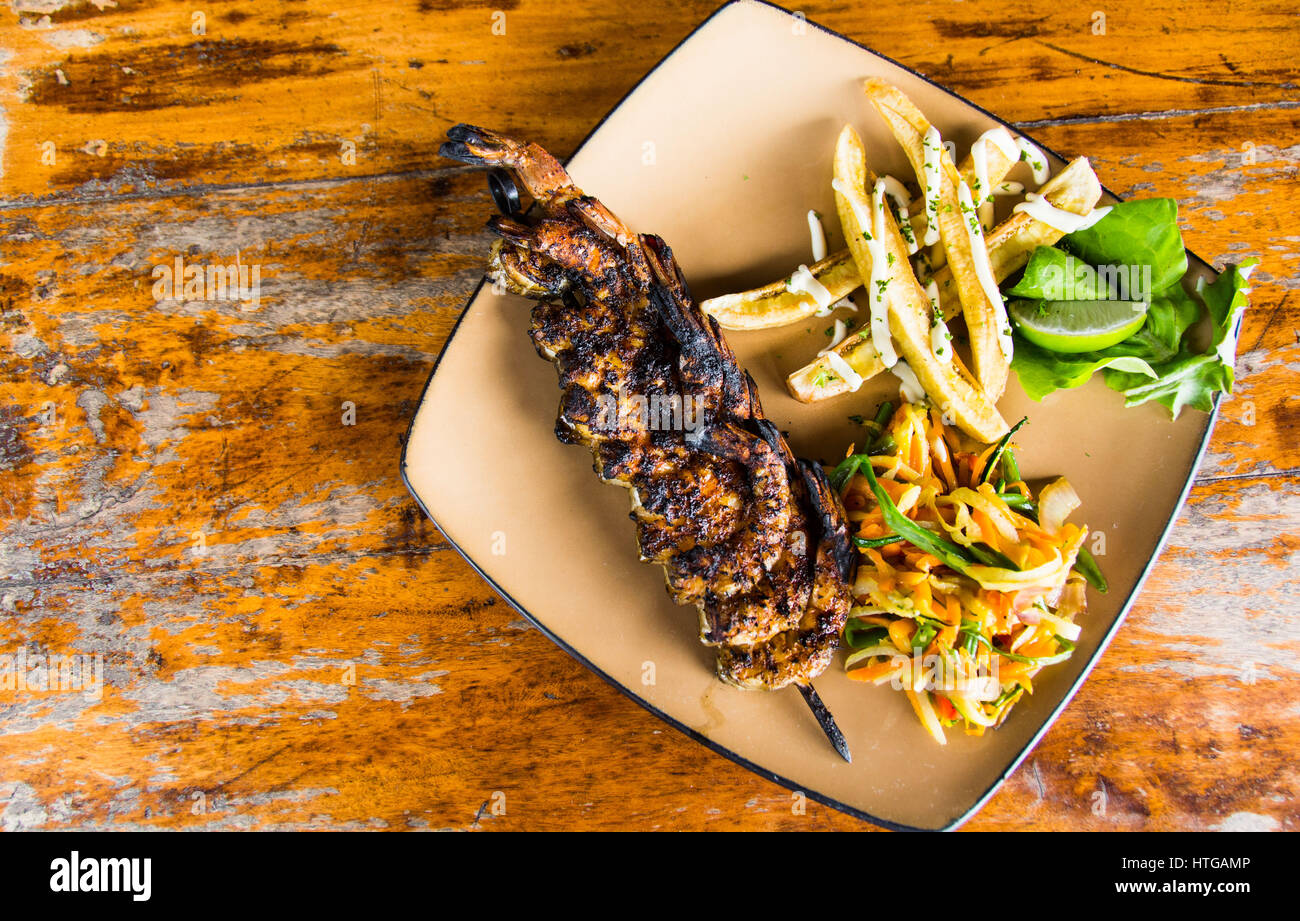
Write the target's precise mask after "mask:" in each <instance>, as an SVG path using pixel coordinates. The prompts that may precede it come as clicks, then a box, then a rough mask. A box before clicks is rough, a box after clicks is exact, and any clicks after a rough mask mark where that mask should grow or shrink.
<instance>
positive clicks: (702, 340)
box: [441, 125, 855, 718]
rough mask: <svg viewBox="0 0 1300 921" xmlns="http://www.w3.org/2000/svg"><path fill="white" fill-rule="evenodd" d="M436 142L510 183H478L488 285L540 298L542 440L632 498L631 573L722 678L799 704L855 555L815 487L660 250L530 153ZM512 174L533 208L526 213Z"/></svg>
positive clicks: (822, 486) (483, 137) (825, 647)
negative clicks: (696, 618)
mask: <svg viewBox="0 0 1300 921" xmlns="http://www.w3.org/2000/svg"><path fill="white" fill-rule="evenodd" d="M448 138H449V140H448V142H447V143H445V144H443V145H442V150H441V153H442V155H443V156H445V157H450V158H452V159H455V160H459V161H461V162H463V163H468V164H471V165H475V166H484V167H492V168H496V169H498V170H501V171H508V172H504V173H503V172H498V173H494V174H492V177H491V181H492V183H493V190H494V195H495V196H496V197H497V200H498V205H499V206H502V210H503V211H505V212H507V213H505V214H502V215H498V216H495V217H493V218H492V219H491V221H490V222H489V227H490V229H491V230H492V231H493V232H494V233H495V234H496V235H497V236H498V237H499V238H500V239H499V240H497V241H496V242H495V243H494V244H493V247H492V252H491V256H490V260H489V274H490V275H491V277H492V278H493V279H494V280H496V281H497V282H498V283H500V284H502V285H504V286H505V288H506V289H508V290H510V291H512V292H515V293H518V294H522V295H524V296H526V297H529V298H531V299H533V300H535V301H537V304H536V306H535V307H534V308H533V311H532V322H531V326H530V335H531V337H532V340H533V343H534V345H535V346H536V348H537V351H538V353H539V354H540V355H541V356H542V357H544V358H546V359H547V360H548V361H551V362H553V363H554V364H555V366H556V370H557V373H558V375H559V384H560V404H559V412H558V416H557V421H556V426H555V432H556V436H557V437H558V438H559V439H560V440H561V441H564V442H566V443H570V444H581V445H585V446H586V447H587V448H589V449H590V451H591V454H592V458H593V466H594V468H595V470H596V472H597V474H598V475H599V476H600V477H601V478H602V479H604V480H605V481H606V482H610V483H616V484H618V485H620V486H623V487H625V488H627V489H628V490H629V491H630V494H631V501H632V511H631V516H630V517H631V518H632V520H633V521H634V522H635V524H636V532H637V540H638V544H639V547H640V550H641V556H642V559H644V560H646V561H648V562H654V563H657V564H659V565H661V566H662V567H663V569H664V573H665V578H666V581H667V587H668V592H669V595H670V596H671V597H672V598H673V600H674V601H675V602H677V603H678V604H682V605H694V606H695V607H696V608H697V610H698V611H699V614H700V639H701V641H702V642H704V643H705V644H707V645H710V646H713V647H716V649H717V669H718V675H719V677H720V678H721V679H722V680H723V681H726V682H728V683H730V684H733V685H737V686H739V687H743V688H768V689H776V688H781V687H784V686H786V685H789V684H795V685H799V686H801V687H803V688H805V689H806V688H807V686H808V685H809V682H810V681H811V680H812V679H813V678H814V677H815V676H817V675H818V674H820V673H821V672H822V671H823V670H824V669H825V668H826V667H827V665H829V664H830V661H831V659H832V656H833V654H834V649H835V646H836V643H837V641H838V638H839V634H840V631H841V629H842V628H843V626H844V621H845V617H846V616H847V614H848V609H849V580H850V577H851V573H850V569H851V567H852V565H853V561H854V557H855V554H854V552H853V549H852V547H851V545H850V542H849V538H848V528H847V526H846V524H845V515H844V510H843V507H842V505H841V504H840V501H839V497H838V495H837V494H836V492H835V491H834V490H833V489H832V488H831V487H830V484H829V482H828V481H827V479H826V475H825V473H824V472H823V471H822V469H821V467H820V466H818V465H817V464H815V463H809V462H805V461H800V460H797V459H796V458H795V457H794V456H793V455H792V454H791V452H790V448H789V446H788V445H787V444H786V441H785V439H784V437H782V435H781V433H780V432H779V431H778V430H777V429H776V427H775V426H774V425H773V424H772V423H771V422H770V421H768V420H767V419H766V418H764V416H763V410H762V407H761V405H760V403H759V399H758V393H757V390H756V388H755V385H754V382H753V380H752V379H751V378H750V377H749V375H748V374H746V373H745V372H744V371H743V370H742V369H741V368H740V366H739V364H738V363H737V361H736V357H735V355H734V354H733V353H732V351H731V349H730V348H729V347H728V346H727V343H726V340H725V339H723V337H722V334H721V331H720V329H719V327H718V325H717V323H716V321H714V320H713V319H712V318H710V317H707V316H705V315H704V314H703V313H702V312H701V311H700V309H699V308H698V306H697V305H696V303H695V301H694V300H693V299H692V298H691V295H690V292H689V289H688V288H687V285H686V280H685V279H684V278H683V276H682V273H681V270H680V269H679V267H678V265H677V262H676V261H675V260H674V258H673V255H672V252H671V250H670V249H669V248H668V246H667V245H666V244H665V243H664V241H663V240H661V239H660V238H658V237H655V236H650V235H644V234H638V233H635V232H633V231H632V230H630V229H629V228H628V227H627V226H626V225H624V224H623V223H622V222H621V221H620V220H619V219H618V218H617V217H615V216H614V214H612V213H611V212H610V211H609V210H608V209H607V208H605V207H604V206H603V205H602V204H601V203H600V202H599V201H597V200H596V199H595V198H592V197H590V196H588V195H586V194H584V193H583V192H582V190H581V189H579V188H577V187H576V186H575V185H574V184H573V182H572V181H571V180H570V178H569V176H568V174H567V173H566V172H565V170H564V168H563V167H562V166H561V165H560V163H559V162H558V161H556V160H555V158H554V157H552V156H551V155H550V154H548V153H547V152H546V151H545V150H543V149H542V148H541V147H539V146H537V145H536V144H524V143H520V142H518V141H515V140H512V139H510V138H507V137H502V136H501V135H498V134H495V133H493V132H491V131H486V130H484V129H482V128H475V127H471V126H469V125H457V126H456V127H455V128H452V129H451V130H450V131H449V132H448ZM511 174H513V177H514V178H515V179H516V180H517V182H518V184H519V185H522V186H523V188H524V189H525V190H526V191H527V192H528V194H529V195H530V196H531V197H532V199H533V201H534V207H532V208H531V209H530V210H529V212H528V213H527V215H524V214H523V213H522V211H521V209H520V208H519V207H518V205H519V202H518V186H517V185H515V184H514V183H513V182H511V180H510V179H509V176H510V175H511ZM503 177H505V178H503ZM646 407H650V408H651V411H647V410H646ZM688 410H693V412H689V413H688ZM665 421H667V423H668V424H664V423H665ZM806 693H808V692H806ZM819 718H820V714H819Z"/></svg>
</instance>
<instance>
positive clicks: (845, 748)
mask: <svg viewBox="0 0 1300 921" xmlns="http://www.w3.org/2000/svg"><path fill="white" fill-rule="evenodd" d="M795 687H797V688H798V689H799V693H800V694H802V695H803V699H804V702H805V703H807V704H808V709H809V710H811V711H812V714H813V716H815V717H817V725H819V726H821V727H822V732H824V733H826V738H828V739H830V742H831V745H833V746H835V750H836V751H837V752H839V753H840V757H841V758H843V759H844V760H845V761H847V762H849V763H850V764H852V763H853V755H852V754H850V753H849V743H848V742H847V741H846V740H845V738H844V733H842V732H840V727H839V726H838V725H836V723H835V717H834V716H832V715H831V711H830V710H827V709H826V704H824V703H823V702H822V699H821V697H820V696H819V695H818V694H817V691H816V690H814V689H813V686H812V685H811V684H797V685H795Z"/></svg>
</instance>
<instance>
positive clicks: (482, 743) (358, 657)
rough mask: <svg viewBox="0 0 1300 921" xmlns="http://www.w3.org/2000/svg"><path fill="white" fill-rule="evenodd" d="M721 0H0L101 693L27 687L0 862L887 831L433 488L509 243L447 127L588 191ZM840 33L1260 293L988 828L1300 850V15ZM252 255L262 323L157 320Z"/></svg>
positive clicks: (16, 485)
mask: <svg viewBox="0 0 1300 921" xmlns="http://www.w3.org/2000/svg"><path fill="white" fill-rule="evenodd" d="M715 5H716V4H714V3H713V2H688V3H658V2H652V3H640V4H623V3H617V2H613V0H578V2H572V3H546V2H540V0H481V2H480V0H398V2H388V0H365V2H353V3H347V4H342V3H340V4H330V3H325V2H320V0H300V2H285V3H273V2H266V0H263V2H247V0H233V2H219V3H216V2H214V3H204V2H202V0H197V2H188V3H178V2H172V0H156V2H155V0H13V2H11V3H9V4H5V6H4V7H3V8H2V9H0V171H2V173H3V179H2V180H0V181H2V183H3V185H2V186H0V241H3V243H2V246H3V249H2V250H0V350H3V351H2V352H0V388H3V389H2V391H0V655H11V656H17V655H19V654H20V653H22V654H26V655H28V656H29V657H30V656H35V655H41V654H45V655H59V654H68V655H73V654H75V655H81V656H86V657H88V659H87V661H91V660H93V658H94V657H96V656H98V657H99V659H98V660H99V661H100V662H102V665H103V687H102V689H101V692H100V693H91V692H87V691H85V690H84V689H83V691H80V692H77V691H61V692H60V691H54V692H51V691H44V692H42V691H37V690H30V689H28V690H22V689H18V688H14V689H10V690H0V827H3V828H5V829H29V828H71V827H79V828H141V827H151V828H153V827H165V828H210V829H224V828H282V829H283V828H390V829H405V828H418V829H439V828H452V829H560V828H579V829H702V828H741V829H867V828H870V826H869V825H867V824H866V823H863V822H859V821H857V820H855V819H852V818H850V817H848V816H845V815H842V814H839V813H836V812H834V811H833V810H830V809H828V808H825V807H823V806H820V805H818V804H816V803H814V802H809V803H808V804H807V808H806V811H805V812H803V813H802V814H800V812H799V810H798V809H795V808H792V806H793V805H795V804H794V803H793V802H792V796H791V793H790V792H789V791H787V790H785V789H783V788H781V787H778V786H776V785H774V784H772V783H769V782H767V781H765V780H762V779H760V778H759V777H757V776H755V775H753V774H751V773H749V772H748V771H746V770H744V769H743V768H740V767H738V766H736V765H734V764H732V763H731V762H729V761H726V760H725V759H723V758H721V757H719V756H717V755H714V754H713V753H711V752H709V751H708V750H706V749H705V748H703V747H702V746H700V745H698V744H696V743H695V742H693V741H691V740H689V739H687V738H686V737H684V736H681V735H679V734H678V733H676V732H675V731H673V730H672V729H670V728H669V727H667V726H666V725H664V724H662V723H660V722H659V721H658V720H656V719H655V718H654V717H652V716H651V715H649V714H648V713H646V712H645V711H643V710H642V709H641V708H640V707H638V706H637V705H636V704H635V703H633V702H631V701H630V700H628V699H627V698H625V697H623V696H622V695H621V694H619V693H618V692H617V691H615V690H614V689H612V688H610V687H608V686H607V685H606V684H605V683H604V682H602V681H601V680H600V679H599V678H597V677H596V676H594V675H593V674H591V673H590V672H588V671H586V670H585V669H584V668H583V667H582V666H580V665H579V664H577V663H576V662H574V661H573V660H571V659H570V658H569V657H567V656H566V655H565V654H564V653H563V652H562V651H561V650H559V649H558V648H556V647H554V646H553V645H552V644H551V643H550V642H549V641H547V640H546V639H545V638H544V637H543V636H541V635H540V634H539V633H538V632H537V631H536V630H533V629H530V627H529V626H528V624H527V623H526V622H524V621H523V620H521V619H520V617H519V616H518V615H517V614H516V613H515V612H514V611H512V610H511V609H510V607H509V606H508V605H507V604H505V603H504V602H503V601H502V600H501V599H500V598H498V597H497V596H496V595H495V594H494V593H493V591H492V590H491V589H490V588H489V587H488V586H487V585H486V584H485V583H483V582H482V581H481V580H480V579H479V578H478V577H477V576H476V575H475V574H474V572H473V571H472V570H471V569H470V568H469V567H468V566H467V565H466V564H465V563H464V562H463V561H462V560H461V559H460V558H459V557H458V555H457V554H456V553H455V552H454V551H453V550H452V549H451V548H450V547H449V546H448V545H447V544H446V543H445V542H444V541H443V540H442V539H441V537H440V535H439V534H438V533H437V531H436V529H434V528H433V527H432V526H431V525H430V524H429V523H428V522H427V521H426V520H425V519H424V518H423V517H422V515H421V513H420V511H419V509H418V508H417V507H416V505H415V504H414V502H413V501H412V499H411V498H410V497H409V496H408V494H407V493H406V490H405V489H404V488H403V485H402V483H401V481H400V479H399V477H398V469H397V461H398V455H399V453H400V450H401V446H402V438H403V436H404V433H405V429H406V425H407V423H408V422H409V420H410V417H411V415H412V413H413V411H414V409H415V405H416V401H417V399H418V397H419V394H420V391H421V388H422V387H423V385H424V382H425V379H426V377H427V375H428V373H429V370H430V368H431V367H432V364H433V362H434V360H435V359H436V357H437V355H438V353H439V350H440V349H441V347H442V345H443V343H444V341H445V340H446V337H447V335H448V333H449V331H450V330H451V328H452V326H453V324H454V323H455V321H456V318H457V315H458V312H459V310H460V309H461V306H462V304H463V303H464V301H465V300H466V298H467V296H468V294H469V292H470V291H471V290H472V288H473V287H474V285H475V284H476V283H477V281H478V279H479V277H480V276H481V274H482V267H483V259H484V254H485V252H486V248H487V245H488V242H489V241H488V237H487V235H486V234H485V233H484V231H483V229H482V228H483V222H484V220H485V219H486V217H487V215H488V214H489V212H490V208H491V204H490V200H489V197H488V195H487V194H486V191H485V189H484V186H483V182H482V178H481V177H480V176H476V175H471V174H469V173H467V172H466V171H464V170H462V169H459V168H455V167H449V166H448V165H447V164H446V163H445V162H443V161H440V160H439V159H438V158H437V156H436V150H437V146H438V143H439V141H440V136H441V134H442V133H443V131H444V130H445V129H446V128H447V127H448V126H449V125H451V124H453V123H455V122H458V121H470V122H475V123H480V124H485V125H491V126H494V127H496V128H499V129H501V130H505V131H509V132H517V133H520V134H523V135H526V136H528V137H531V138H533V139H535V140H537V141H539V142H541V143H543V144H546V145H547V146H549V147H550V148H551V149H552V150H553V151H554V152H556V153H557V154H559V155H566V154H568V153H569V152H571V151H572V150H573V148H574V147H575V145H576V144H577V143H578V141H579V140H580V139H581V138H582V137H583V136H584V135H585V134H586V133H587V132H588V131H589V130H590V128H591V127H592V126H593V125H594V124H595V122H596V121H597V120H598V119H599V118H600V116H601V115H602V114H603V113H604V112H605V111H606V110H607V109H608V108H609V107H610V106H611V105H613V104H614V103H615V102H617V100H618V99H619V98H620V97H621V96H622V95H623V94H624V93H625V92H626V91H627V90H628V89H629V88H630V87H631V86H632V85H633V84H634V83H635V82H636V81H637V79H638V78H639V77H640V76H641V75H642V74H643V73H644V72H645V71H646V70H647V69H648V68H649V67H651V66H652V65H653V64H654V63H655V62H656V61H657V60H658V59H659V58H660V57H661V56H662V55H663V54H664V53H665V52H667V51H668V50H669V49H670V48H672V47H673V45H674V44H676V43H677V42H678V41H680V40H681V39H682V38H683V37H685V36H686V35H687V34H688V33H689V32H690V30H691V29H692V28H693V27H694V26H695V25H696V24H697V23H698V22H699V21H700V20H702V19H703V18H704V17H705V16H707V15H708V13H710V12H711V11H712V9H713V7H714V6H715ZM1099 8H1100V9H1099ZM1013 10H1015V11H1016V12H1013ZM805 12H806V14H807V16H808V18H810V19H812V20H814V21H817V22H821V23H824V24H826V25H828V26H830V27H832V28H835V29H837V30H839V31H842V32H844V33H846V34H848V35H850V36H852V37H854V38H856V39H858V40H860V41H863V42H865V43H867V44H869V45H871V46H873V47H875V48H877V49H879V50H880V51H882V52H884V53H885V54H888V55H889V56H891V57H893V58H894V59H896V60H898V61H900V62H902V63H904V64H906V65H908V66H910V67H913V68H915V69H917V70H919V71H921V72H922V73H924V74H926V75H928V76H930V77H931V78H933V79H935V80H937V81H939V82H941V83H943V84H945V85H948V86H950V87H952V88H953V89H954V90H956V91H957V92H960V93H962V94H964V95H966V96H967V97H968V98H970V99H972V100H974V101H975V102H977V103H979V104H980V105H982V106H984V107H985V108H987V109H989V110H991V111H993V112H996V113H998V114H999V115H1001V116H1003V117H1005V118H1007V119H1008V120H1010V121H1013V122H1015V123H1017V124H1018V125H1020V126H1021V127H1023V128H1024V129H1025V130H1026V131H1030V132H1032V133H1033V134H1034V135H1035V136H1037V137H1039V138H1041V139H1042V140H1043V141H1044V142H1045V143H1047V144H1049V145H1050V146H1052V147H1054V148H1055V149H1057V150H1058V151H1060V152H1062V153H1065V154H1067V155H1075V154H1086V155H1087V156H1089V157H1090V158H1091V159H1092V162H1093V163H1094V165H1095V166H1096V168H1097V171H1098V173H1099V175H1100V176H1101V178H1102V181H1103V182H1105V183H1106V184H1107V185H1108V186H1109V187H1110V188H1111V189H1113V190H1114V191H1116V192H1117V193H1119V194H1121V195H1168V196H1174V197H1176V198H1178V199H1179V200H1180V202H1182V205H1183V208H1182V220H1183V224H1184V232H1185V237H1186V241H1187V244H1188V246H1189V247H1191V248H1192V249H1193V250H1194V251H1196V252H1197V253H1200V254H1202V255H1203V256H1205V257H1206V258H1209V259H1212V260H1214V261H1215V262H1216V264H1219V265H1222V264H1223V263H1224V262H1225V261H1234V262H1235V261H1239V260H1241V259H1243V258H1245V257H1247V256H1251V255H1254V256H1259V257H1260V258H1261V259H1262V262H1263V264H1262V266H1261V267H1260V269H1259V270H1258V271H1257V273H1256V275H1255V276H1254V277H1255V279H1256V281H1257V284H1256V286H1255V289H1254V294H1253V296H1252V306H1251V310H1250V312H1249V313H1248V314H1247V315H1246V319H1245V329H1244V333H1243V336H1242V340H1241V351H1240V358H1239V361H1238V365H1237V374H1238V388H1237V392H1236V393H1235V394H1234V395H1233V397H1232V398H1231V399H1230V400H1228V401H1227V402H1225V404H1224V407H1223V412H1222V417H1221V420H1220V422H1219V424H1218V426H1217V428H1216V431H1215V434H1214V439H1213V443H1212V445H1211V447H1210V451H1209V454H1208V456H1207V458H1206V460H1205V463H1204V465H1203V466H1202V468H1201V471H1200V473H1199V475H1198V478H1197V481H1196V484H1195V487H1194V488H1193V490H1192V494H1191V498H1190V500H1189V502H1188V505H1187V507H1186V508H1185V510H1184V511H1183V513H1182V515H1181V516H1180V518H1179V520H1178V523H1177V525H1176V527H1175V528H1174V529H1173V532H1172V534H1171V537H1170V540H1169V546H1168V549H1167V550H1166V552H1165V554H1164V556H1163V558H1162V560H1161V561H1160V563H1159V564H1158V566H1157V567H1156V569H1155V571H1154V574H1153V575H1152V577H1151V579H1150V581H1149V582H1148V584H1147V586H1146V588H1145V590H1144V591H1143V593H1142V596H1141V598H1140V600H1139V601H1138V603H1137V605H1136V607H1135V608H1134V609H1133V611H1132V613H1131V614H1130V616H1129V619H1128V621H1127V623H1126V625H1125V626H1124V627H1123V628H1122V629H1121V630H1120V632H1119V635H1118V638H1117V640H1116V641H1115V643H1114V645H1113V646H1112V647H1111V648H1110V650H1109V651H1108V652H1107V653H1106V655H1105V656H1104V657H1103V658H1102V659H1101V662H1100V664H1099V666H1098V667H1097V669H1096V671H1095V672H1094V673H1093V675H1092V677H1091V678H1090V679H1089V681H1088V682H1087V684H1086V685H1085V686H1084V688H1083V690H1082V692H1081V693H1080V694H1079V696H1078V697H1077V698H1076V699H1075V701H1074V702H1073V703H1072V704H1071V705H1070V707H1069V708H1068V709H1067V710H1066V712H1065V714H1064V716H1063V717H1062V718H1061V719H1060V720H1059V722H1058V723H1057V724H1056V725H1055V727H1054V728H1053V729H1052V730H1051V731H1050V732H1049V733H1048V735H1047V737H1046V739H1045V740H1044V741H1043V742H1042V744H1041V745H1039V747H1038V748H1037V750H1036V751H1035V752H1034V753H1033V754H1032V755H1031V757H1030V758H1029V760H1028V761H1026V763H1025V764H1024V766H1022V768H1021V769H1020V770H1019V771H1018V772H1017V773H1016V774H1015V775H1014V776H1013V777H1012V778H1011V780H1010V781H1009V782H1008V783H1007V785H1006V786H1005V787H1004V788H1003V789H1002V791H1001V792H1000V793H998V794H997V795H996V796H995V797H994V798H993V800H992V801H991V802H990V803H989V804H988V805H987V807H986V808H985V809H984V810H983V811H982V812H981V813H980V814H979V815H978V816H977V817H976V818H975V819H973V820H972V821H971V822H970V823H969V824H968V825H967V826H966V827H967V828H970V829H1108V828H1121V829H1291V830H1294V829H1295V828H1296V827H1297V821H1298V819H1300V814H1298V810H1297V807H1296V796H1297V785H1298V783H1300V774H1298V772H1297V768H1296V764H1297V760H1300V728H1298V727H1300V695H1298V694H1297V685H1296V679H1297V672H1298V671H1300V601H1298V600H1297V599H1298V598H1300V567H1298V566H1297V554H1298V553H1300V527H1298V525H1300V492H1298V491H1297V485H1298V483H1300V458H1298V457H1297V435H1298V434H1300V398H1298V397H1297V387H1296V380H1297V371H1300V333H1298V332H1297V329H1298V328H1300V291H1298V284H1297V280H1296V279H1297V274H1298V270H1300V220H1297V218H1296V215H1297V214H1298V213H1300V182H1297V178H1298V176H1297V172H1298V169H1300V131H1298V130H1297V129H1298V126H1300V75H1298V73H1297V68H1296V64H1295V62H1296V60H1297V59H1298V58H1300V18H1298V17H1297V16H1296V15H1295V10H1294V7H1293V5H1292V4H1290V3H1286V2H1276V0H1251V2H1234V3H1232V4H1230V5H1229V4H1199V3H1190V2H1187V0H1177V2H1173V0H1151V2H1143V3H1133V4H1116V3H1099V2H1096V0H1089V2H1087V3H1082V2H1076V0H1063V2H1058V3H1054V4H1050V5H1046V6H1043V5H1039V6H1037V7H1031V6H1024V5H1021V6H1019V7H1009V6H1007V5H1005V4H1003V3H999V2H993V0H976V2H965V3H937V2H927V3H917V2H915V0H879V2H875V3H871V4H856V3H855V4H843V3H833V4H832V3H826V4H823V3H817V4H812V3H810V4H808V5H806V7H805ZM1101 14H1104V23H1103V22H1102V21H1101V20H1099V19H1098V16H1099V15H1101ZM1102 25H1104V28H1100V29H1099V26H1102ZM236 253H238V255H239V259H240V261H241V262H242V264H244V265H246V266H256V267H257V268H258V270H259V273H260V276H259V278H260V292H259V299H258V300H257V301H256V302H255V303H254V302H249V303H240V302H236V301H230V300H220V299H216V298H214V297H210V296H209V297H207V298H206V299H201V300H183V299H179V300H178V299H175V298H171V299H163V300H161V301H156V300H155V297H154V292H153V286H154V281H155V279H154V276H153V270H154V267H155V266H164V265H167V266H170V265H174V264H175V260H176V259H177V258H178V257H179V258H181V259H183V260H185V263H186V264H201V265H209V264H223V265H224V264H227V263H230V262H233V261H234V260H235V258H236ZM206 294H208V295H211V294H212V292H206ZM521 335H522V333H521ZM466 437H467V436H466ZM1151 460H1152V463H1153V464H1158V463H1159V458H1152V459H1151ZM29 661H30V660H29Z"/></svg>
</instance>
